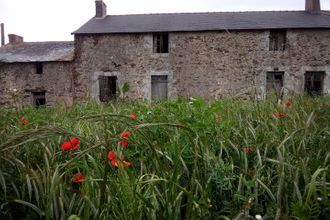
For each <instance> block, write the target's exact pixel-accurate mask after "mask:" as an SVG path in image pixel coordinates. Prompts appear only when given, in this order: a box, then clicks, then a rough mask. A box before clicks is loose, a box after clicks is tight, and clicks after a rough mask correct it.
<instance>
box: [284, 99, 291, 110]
mask: <svg viewBox="0 0 330 220" xmlns="http://www.w3.org/2000/svg"><path fill="white" fill-rule="evenodd" d="M291 105H292V100H291V99H288V100H286V102H285V107H287V108H289V107H290V106H291Z"/></svg>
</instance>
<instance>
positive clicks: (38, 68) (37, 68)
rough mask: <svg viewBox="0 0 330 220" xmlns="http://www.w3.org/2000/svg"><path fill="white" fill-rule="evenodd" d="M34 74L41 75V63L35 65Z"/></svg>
mask: <svg viewBox="0 0 330 220" xmlns="http://www.w3.org/2000/svg"><path fill="white" fill-rule="evenodd" d="M36 73H37V74H42V73H43V64H42V63H36Z"/></svg>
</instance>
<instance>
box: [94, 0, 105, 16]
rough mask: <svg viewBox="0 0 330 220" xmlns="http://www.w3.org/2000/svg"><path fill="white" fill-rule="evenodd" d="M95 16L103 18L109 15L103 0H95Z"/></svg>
mask: <svg viewBox="0 0 330 220" xmlns="http://www.w3.org/2000/svg"><path fill="white" fill-rule="evenodd" d="M95 9H96V13H95V18H99V19H103V18H105V16H107V5H106V4H105V3H104V2H103V0H95Z"/></svg>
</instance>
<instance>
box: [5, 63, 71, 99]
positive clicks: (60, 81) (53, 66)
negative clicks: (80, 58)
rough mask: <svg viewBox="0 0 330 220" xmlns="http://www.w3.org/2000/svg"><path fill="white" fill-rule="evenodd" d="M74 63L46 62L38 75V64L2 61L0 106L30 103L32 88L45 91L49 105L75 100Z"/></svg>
mask: <svg viewBox="0 0 330 220" xmlns="http://www.w3.org/2000/svg"><path fill="white" fill-rule="evenodd" d="M71 65H72V64H71V63H70V62H47V63H43V73H42V74H36V64H35V63H12V64H10V63H0V85H1V87H0V105H1V104H13V103H14V102H18V103H19V104H31V103H32V101H33V99H32V94H31V92H33V91H45V92H46V93H45V94H46V104H47V105H53V104H55V103H63V102H64V100H65V101H66V102H67V103H70V102H72V85H71V84H72V83H71V82H72V74H71V72H72V70H71ZM16 104H17V103H16Z"/></svg>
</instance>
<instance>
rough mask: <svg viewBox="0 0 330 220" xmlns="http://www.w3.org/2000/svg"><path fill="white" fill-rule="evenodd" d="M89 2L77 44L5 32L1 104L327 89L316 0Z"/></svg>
mask: <svg viewBox="0 0 330 220" xmlns="http://www.w3.org/2000/svg"><path fill="white" fill-rule="evenodd" d="M95 4H96V15H95V17H93V18H92V19H90V20H89V21H88V22H87V23H86V24H84V25H83V26H82V27H81V28H79V29H78V30H76V31H75V32H73V34H74V42H37V43H24V42H23V41H22V42H20V40H19V38H18V42H16V41H15V39H16V37H15V36H12V37H13V42H10V43H9V44H8V45H5V46H3V47H0V83H1V87H0V104H4V103H8V102H10V101H11V100H12V99H11V90H10V89H13V88H16V89H18V90H19V91H20V92H21V93H20V94H21V95H20V96H19V99H20V100H22V102H24V103H32V104H36V103H39V104H40V102H41V103H43V102H44V101H45V102H47V104H53V103H56V102H63V101H65V102H71V101H88V100H95V101H101V102H107V101H110V100H112V99H115V98H117V97H118V96H120V97H122V98H130V99H143V100H149V101H151V100H152V99H156V100H157V99H164V98H173V97H177V96H183V97H190V96H201V97H204V98H207V99H217V98H221V97H223V96H243V97H250V98H251V97H252V98H265V96H266V94H267V92H269V91H272V90H275V91H276V92H277V94H278V95H280V94H283V93H282V92H284V94H287V93H303V92H305V91H306V92H310V93H325V94H329V93H330V11H323V10H321V8H320V2H319V0H306V10H304V11H260V12H214V13H172V14H142V15H107V10H106V4H105V3H104V2H103V1H102V0H96V1H95ZM16 40H17V39H16ZM40 68H42V74H38V73H39V72H40V71H39V70H40ZM43 97H44V98H43Z"/></svg>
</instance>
